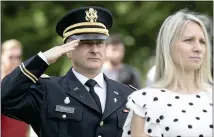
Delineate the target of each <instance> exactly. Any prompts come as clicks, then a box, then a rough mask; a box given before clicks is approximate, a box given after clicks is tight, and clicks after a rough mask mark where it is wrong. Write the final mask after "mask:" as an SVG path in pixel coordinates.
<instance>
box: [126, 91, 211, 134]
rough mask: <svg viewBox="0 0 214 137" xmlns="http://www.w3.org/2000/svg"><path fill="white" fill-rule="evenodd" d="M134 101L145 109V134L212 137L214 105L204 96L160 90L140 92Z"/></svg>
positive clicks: (132, 99) (127, 131)
mask: <svg viewBox="0 0 214 137" xmlns="http://www.w3.org/2000/svg"><path fill="white" fill-rule="evenodd" d="M137 92H138V91H137ZM202 93H203V94H202ZM136 98H140V99H136ZM139 100H140V101H139ZM130 101H131V102H132V103H133V104H136V105H138V106H142V110H141V111H140V112H143V114H142V115H143V116H145V122H146V123H145V130H144V131H145V132H147V133H148V134H149V135H150V136H151V137H152V136H161V137H166V136H175V137H185V136H194V137H206V136H212V129H213V124H212V123H210V121H212V106H213V103H212V102H210V100H208V99H207V96H206V94H205V93H204V92H201V93H197V94H192V95H185V94H180V93H173V92H172V91H170V90H165V89H159V91H158V90H155V91H153V92H152V91H143V92H139V93H138V94H136V96H133V97H131V99H130ZM210 106H211V107H210ZM130 120H131V118H130ZM199 125H200V126H199ZM158 128H159V129H158ZM176 128H180V129H176ZM205 131H206V132H205ZM207 131H209V132H207ZM124 132H125V131H124ZM126 134H127V135H129V136H127V137H131V136H130V135H131V130H126ZM123 137H125V136H123Z"/></svg>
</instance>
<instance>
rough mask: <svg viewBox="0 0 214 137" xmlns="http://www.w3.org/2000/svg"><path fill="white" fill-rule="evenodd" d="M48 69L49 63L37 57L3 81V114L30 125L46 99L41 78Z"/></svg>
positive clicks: (19, 67) (29, 60)
mask: <svg viewBox="0 0 214 137" xmlns="http://www.w3.org/2000/svg"><path fill="white" fill-rule="evenodd" d="M47 67H48V65H47V63H46V62H45V61H44V60H43V59H41V57H39V56H38V55H35V56H33V57H31V58H30V59H28V60H27V61H25V62H23V63H21V64H20V65H19V66H18V67H17V68H16V69H15V70H14V71H12V72H11V73H10V74H9V75H7V76H6V77H5V78H4V79H3V80H2V82H1V89H2V90H1V103H2V114H4V115H7V116H9V117H12V118H15V119H18V120H22V121H24V122H26V123H30V120H31V119H33V117H34V116H35V115H34V114H35V113H38V112H39V109H40V106H41V104H42V102H43V99H44V95H45V93H44V91H45V90H44V83H42V81H41V80H39V77H40V76H41V75H42V74H43V72H44V71H45V70H46V69H47Z"/></svg>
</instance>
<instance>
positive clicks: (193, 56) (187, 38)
mask: <svg viewBox="0 0 214 137" xmlns="http://www.w3.org/2000/svg"><path fill="white" fill-rule="evenodd" d="M208 41H209V38H208V36H207V32H206V28H205V26H204V24H203V23H202V22H201V21H200V20H199V19H198V18H197V17H196V16H195V14H194V13H192V12H189V11H187V10H181V11H178V12H177V13H175V14H173V15H171V16H169V17H168V18H167V19H166V20H165V21H164V23H163V25H162V26H161V28H160V31H159V34H158V38H157V52H156V76H155V82H154V84H153V85H151V86H150V87H146V88H144V89H141V90H139V91H136V92H134V93H132V94H131V95H130V96H129V97H128V103H127V107H128V108H130V112H129V115H128V117H127V119H126V121H125V124H124V127H123V129H124V132H123V137H129V136H131V137H211V136H212V129H213V124H212V105H213V104H212V99H211V96H212V93H211V92H212V89H211V85H210V84H209V83H210V82H211V72H210V55H209V53H210V52H209V49H210V45H209V42H208Z"/></svg>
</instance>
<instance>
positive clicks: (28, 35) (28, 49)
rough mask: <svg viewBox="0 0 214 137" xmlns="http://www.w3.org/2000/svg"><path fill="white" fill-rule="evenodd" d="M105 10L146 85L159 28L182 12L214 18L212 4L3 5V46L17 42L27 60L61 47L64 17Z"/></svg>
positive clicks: (56, 69) (53, 70) (60, 65)
mask: <svg viewBox="0 0 214 137" xmlns="http://www.w3.org/2000/svg"><path fill="white" fill-rule="evenodd" d="M89 5H95V6H102V7H105V8H107V9H109V10H110V11H111V12H112V14H113V16H114V25H113V28H112V29H111V30H110V34H112V33H120V34H121V35H122V37H123V38H124V41H125V43H126V46H127V49H126V56H125V59H124V62H125V63H128V64H131V65H133V66H134V67H135V68H137V69H138V70H139V71H140V73H141V78H142V85H144V82H145V77H146V73H147V71H148V70H149V68H150V67H151V66H152V65H153V63H154V62H153V61H151V57H152V56H154V55H155V42H156V37H157V33H158V31H159V28H160V26H161V24H162V22H163V21H164V19H166V17H167V16H169V15H170V14H172V13H174V12H176V11H178V10H180V9H183V8H189V9H190V10H193V11H196V12H201V13H203V14H208V15H209V16H211V17H213V2H212V1H207V2H206V1H201V2H200V1H189V2H188V1H183V2H182V1H178V2H176V1H155V2H149V1H130V2H119V1H118V2H113V1H108V2H105V1H97V2H95V1H81V2H75V1H46V2H45V1H44V2H42V1H37V2H33V1H22V2H18V1H10V2H6V1H2V2H1V9H2V11H1V12H2V14H1V17H2V19H1V25H2V26H1V40H2V41H1V42H3V41H5V40H8V39H11V38H15V39H17V40H19V41H21V42H22V44H23V46H24V60H25V59H27V58H29V57H31V56H33V55H34V54H37V53H38V52H39V51H45V50H47V49H49V48H51V47H53V46H55V45H61V44H62V38H61V37H59V36H58V35H57V34H56V31H55V25H56V23H57V21H58V19H60V18H61V17H62V16H63V15H64V14H65V13H67V12H68V11H69V10H71V9H73V8H78V7H81V6H89ZM70 66H71V62H70V61H69V60H68V59H67V58H66V57H63V58H61V59H59V61H57V62H56V63H55V64H53V65H51V66H50V67H49V68H48V70H47V71H46V72H45V73H46V74H48V75H64V74H65V73H66V72H67V71H68V69H69V67H70Z"/></svg>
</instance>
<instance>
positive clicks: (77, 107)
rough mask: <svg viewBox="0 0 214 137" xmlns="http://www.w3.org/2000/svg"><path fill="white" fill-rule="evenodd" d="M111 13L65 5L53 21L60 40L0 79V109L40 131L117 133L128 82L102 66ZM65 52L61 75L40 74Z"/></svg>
mask: <svg viewBox="0 0 214 137" xmlns="http://www.w3.org/2000/svg"><path fill="white" fill-rule="evenodd" d="M112 20H113V19H112V15H111V13H110V12H109V11H108V10H106V9H104V8H101V7H93V6H92V7H82V8H78V9H75V10H72V11H70V12H69V13H67V14H66V15H65V16H64V17H62V18H61V19H60V20H59V21H58V23H57V26H56V31H57V33H58V34H59V35H60V36H61V37H63V42H64V43H65V44H64V45H61V46H55V47H53V48H51V49H49V50H47V51H45V52H39V53H38V54H37V55H34V56H33V57H31V58H30V59H28V60H27V61H25V62H23V63H21V64H20V65H19V67H17V68H16V69H15V70H14V71H12V73H10V74H9V75H7V76H6V77H5V78H4V79H3V81H2V96H1V99H2V113H3V114H4V115H7V116H9V117H12V118H16V119H18V120H22V121H24V122H26V123H28V124H31V126H32V127H33V129H34V131H35V132H36V133H37V135H38V136H40V137H120V136H121V134H122V127H123V124H124V122H125V120H126V117H127V115H128V111H129V110H128V109H127V108H126V106H125V105H126V100H127V96H128V95H129V94H130V93H131V92H133V89H131V88H130V87H128V86H126V85H123V84H120V83H118V82H116V81H113V80H110V79H108V78H107V77H106V76H105V75H104V74H103V72H102V71H101V69H102V65H103V62H104V60H105V56H106V55H105V49H106V45H105V40H106V39H107V38H108V37H109V33H108V30H109V29H110V28H111V26H112ZM64 54H66V55H67V56H68V58H69V59H71V60H72V64H73V66H72V67H71V69H70V70H69V71H68V72H67V74H66V75H65V76H63V77H41V75H42V74H43V73H44V72H45V70H46V69H47V68H48V66H49V65H51V64H52V63H54V62H55V61H56V60H57V59H58V58H60V57H61V56H63V55H64Z"/></svg>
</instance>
